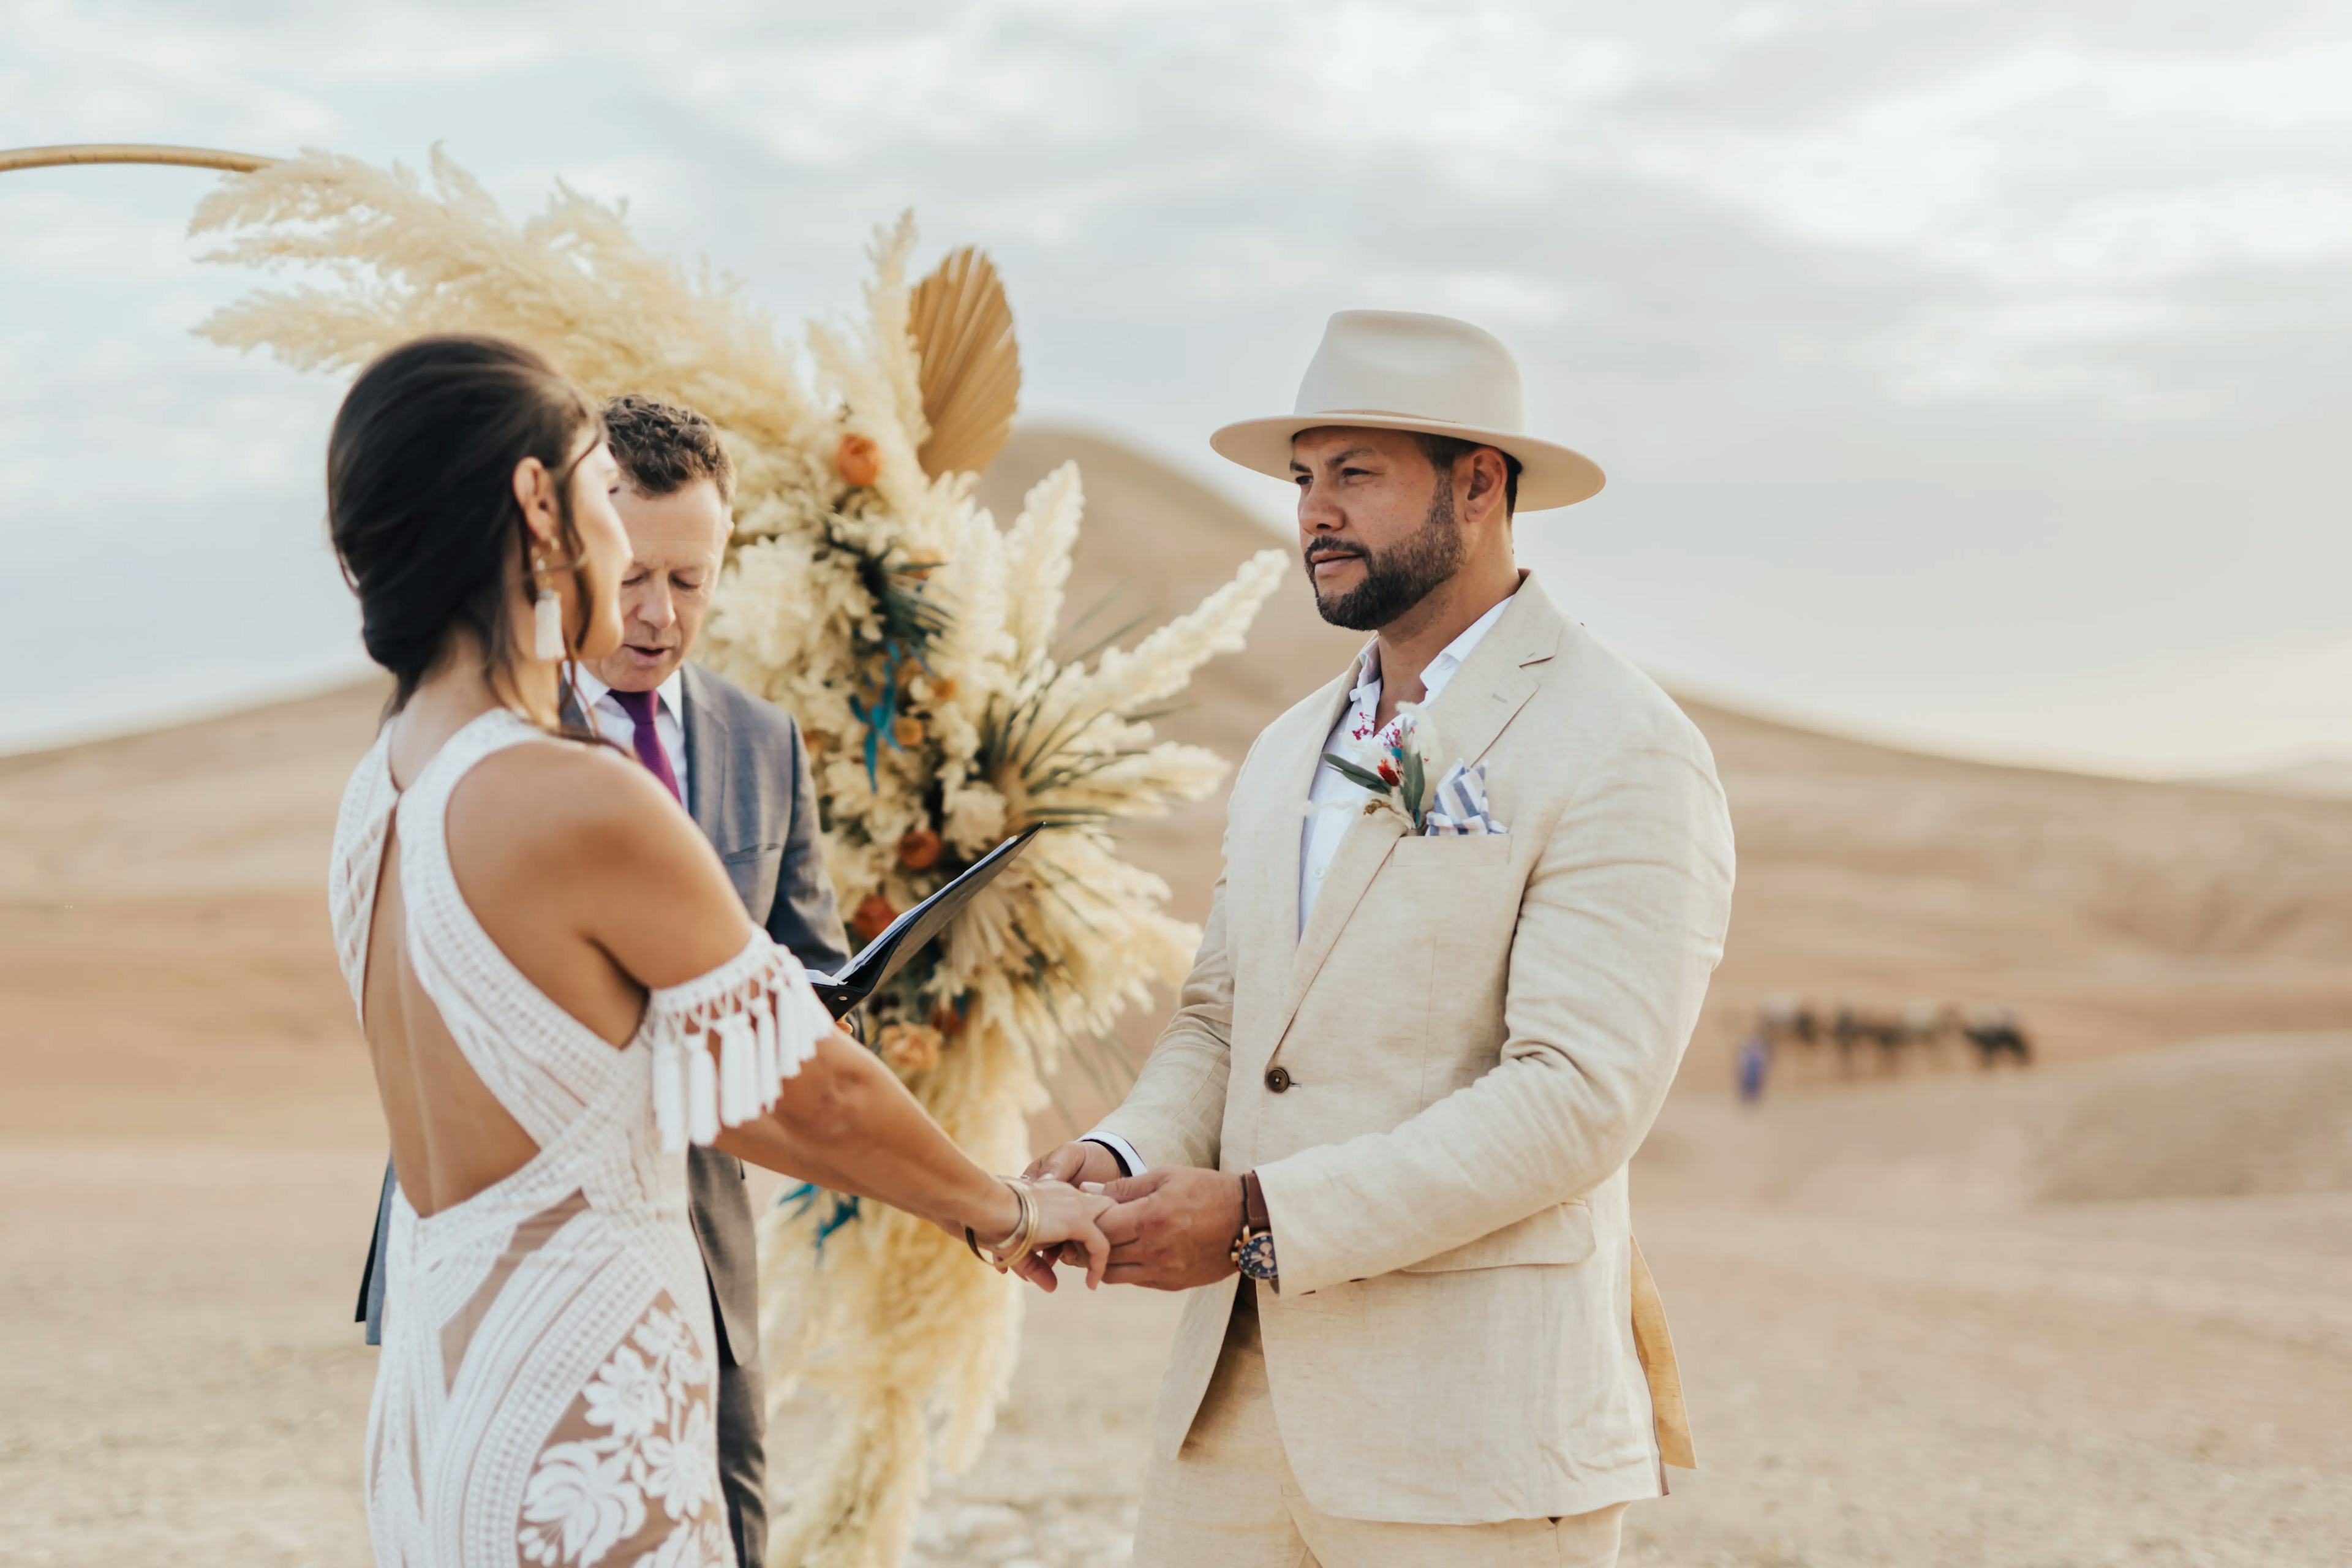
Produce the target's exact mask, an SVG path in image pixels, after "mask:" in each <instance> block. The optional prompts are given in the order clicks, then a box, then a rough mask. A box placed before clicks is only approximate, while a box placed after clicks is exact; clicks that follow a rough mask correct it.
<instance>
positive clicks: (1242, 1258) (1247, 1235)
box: [1233, 1171, 1282, 1290]
mask: <svg viewBox="0 0 2352 1568" xmlns="http://www.w3.org/2000/svg"><path fill="white" fill-rule="evenodd" d="M1233 1260H1234V1268H1238V1269H1240V1270H1241V1271H1242V1273H1243V1274H1244V1275H1245V1276H1246V1277H1248V1278H1249V1279H1255V1280H1257V1281H1258V1282H1259V1283H1260V1284H1264V1285H1271V1286H1273V1287H1274V1288H1275V1289H1277V1290H1279V1289H1282V1280H1281V1271H1280V1270H1279V1269H1278V1268H1276V1265H1275V1261H1274V1220H1273V1217H1272V1216H1271V1215H1268V1214H1267V1213H1266V1212H1265V1188H1264V1187H1262V1186H1260V1185H1259V1184H1258V1180H1257V1173H1256V1172H1255V1171H1252V1172H1250V1173H1248V1174H1247V1175H1245V1176H1244V1177H1243V1178H1242V1233H1241V1234H1240V1235H1239V1236H1237V1237H1234V1250H1233Z"/></svg>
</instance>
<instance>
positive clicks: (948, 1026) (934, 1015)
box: [931, 1002, 963, 1040]
mask: <svg viewBox="0 0 2352 1568" xmlns="http://www.w3.org/2000/svg"><path fill="white" fill-rule="evenodd" d="M931 1027H932V1028H934V1029H937V1030H938V1031H939V1032H940V1034H941V1035H943V1036H945V1037H947V1038H949V1039H950V1040H952V1039H954V1038H955V1037H957V1036H958V1035H961V1034H962V1033H963V1015H962V1014H961V1013H959V1012H957V1011H956V1010H955V1009H954V1008H952V1007H950V1006H949V1005H947V1004H946V1003H944V1002H942V1003H940V1005H938V1006H936V1007H934V1008H932V1009H931Z"/></svg>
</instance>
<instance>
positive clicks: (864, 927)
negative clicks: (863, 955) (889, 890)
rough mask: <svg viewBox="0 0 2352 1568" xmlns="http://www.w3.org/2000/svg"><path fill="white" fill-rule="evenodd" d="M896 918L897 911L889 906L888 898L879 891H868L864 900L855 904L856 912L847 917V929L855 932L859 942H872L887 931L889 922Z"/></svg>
mask: <svg viewBox="0 0 2352 1568" xmlns="http://www.w3.org/2000/svg"><path fill="white" fill-rule="evenodd" d="M897 919H898V910H894V909H892V908H891V907H890V900H887V899H886V898H884V897H883V896H882V895H881V894H879V893H868V894H866V901H865V902H864V903H861V904H859V905H858V906H857V912H856V914H854V915H851V916H850V917H849V929H850V930H852V931H856V933H857V938H858V940H859V941H860V942H872V941H873V940H874V939H875V938H876V937H877V936H880V935H881V934H882V933H883V932H884V931H888V930H889V929H890V922H891V921H895V920H897Z"/></svg>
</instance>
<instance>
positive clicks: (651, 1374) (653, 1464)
mask: <svg viewBox="0 0 2352 1568" xmlns="http://www.w3.org/2000/svg"><path fill="white" fill-rule="evenodd" d="M713 1371H714V1369H713V1368H712V1367H711V1365H710V1363H709V1361H708V1359H707V1358H705V1357H704V1355H703V1354H702V1352H701V1350H700V1349H699V1347H698V1345H697V1344H696V1343H695V1338H694V1334H693V1333H692V1331H690V1330H689V1329H688V1327H687V1322H686V1319H685V1317H684V1316H683V1315H682V1314H680V1313H679V1312H678V1311H677V1310H676V1309H675V1308H674V1307H671V1306H669V1305H667V1304H666V1303H665V1304H663V1305H660V1306H657V1307H656V1308H655V1309H654V1310H652V1311H651V1312H649V1313H648V1314H646V1317H645V1319H644V1320H643V1321H640V1322H639V1323H638V1324H637V1326H636V1327H635V1329H634V1330H632V1331H630V1334H629V1337H628V1338H627V1339H626V1340H625V1341H623V1342H621V1344H619V1345H618V1346H616V1347H615V1348H614V1351H613V1353H612V1355H611V1356H610V1357H608V1358H607V1359H606V1360H605V1362H604V1365H603V1366H601V1367H599V1368H597V1369H596V1375H595V1376H594V1377H593V1379H591V1380H590V1381H589V1383H588V1384H587V1386H586V1387H584V1388H583V1389H582V1390H581V1394H580V1404H579V1405H577V1406H575V1407H574V1408H575V1415H576V1419H577V1423H578V1424H580V1425H583V1426H587V1427H591V1428H596V1429H598V1433H597V1435H596V1436H582V1437H576V1438H572V1439H570V1440H567V1441H562V1442H557V1443H551V1444H550V1445H549V1446H548V1447H546V1448H544V1449H542V1450H541V1453H540V1456H539V1462H538V1464H537V1465H536V1466H535V1467H534V1468H532V1470H531V1475H530V1483H529V1485H528V1486H527V1487H526V1488H525V1489H524V1492H523V1505H522V1526H521V1530H520V1534H519V1535H518V1537H517V1542H516V1543H517V1545H518V1546H519V1547H520V1550H521V1554H522V1559H523V1561H524V1562H526V1563H541V1564H545V1565H546V1568H596V1565H597V1564H598V1563H602V1562H604V1559H605V1558H606V1557H607V1556H608V1555H610V1554H611V1552H612V1551H613V1549H614V1547H615V1546H618V1545H621V1544H622V1543H624V1542H630V1543H635V1542H636V1541H637V1540H638V1539H639V1538H640V1537H646V1536H651V1537H653V1538H655V1539H657V1540H658V1542H659V1545H658V1547H657V1548H656V1550H655V1552H654V1555H653V1556H652V1557H651V1558H649V1559H646V1561H649V1562H651V1563H656V1564H659V1565H660V1568H701V1565H702V1564H706V1563H713V1564H716V1563H727V1562H729V1561H730V1560H731V1558H732V1556H733V1552H734V1547H733V1545H732V1543H731V1542H730V1541H729V1540H728V1537H727V1530H726V1513H725V1511H724V1509H723V1506H722V1501H721V1494H720V1492H719V1465H718V1458H717V1449H716V1447H715V1442H714V1438H713V1435H712V1432H711V1407H710V1388H711V1379H712V1376H713ZM571 1424H572V1423H567V1425H571ZM665 1523H667V1526H668V1528H667V1530H664V1529H663V1528H662V1526H663V1525H664V1524H665Z"/></svg>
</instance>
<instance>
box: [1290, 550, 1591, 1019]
mask: <svg viewBox="0 0 2352 1568" xmlns="http://www.w3.org/2000/svg"><path fill="white" fill-rule="evenodd" d="M1562 626H1563V623H1562V622H1561V620H1560V616H1559V611H1558V610H1556V609H1554V608H1553V607H1552V604H1551V600H1550V599H1549V597H1548V596H1547V595H1545V593H1544V591H1543V590H1542V589H1541V588H1539V587H1538V586H1537V585H1536V581H1535V579H1534V578H1533V577H1532V576H1530V577H1528V578H1525V579H1523V580H1522V581H1521V583H1520V584H1519V591H1518V593H1517V595H1514V597H1513V599H1512V601H1511V607H1510V608H1509V609H1507V610H1506V611H1504V612H1503V616H1502V619H1500V620H1498V621H1496V623H1495V628H1494V630H1492V631H1490V632H1488V633H1487V634H1486V637H1485V639H1484V640H1483V641H1481V642H1480V643H1479V644H1478V646H1477V647H1475V648H1474V649H1472V650H1471V653H1470V657H1469V658H1468V659H1467V660H1466V661H1465V663H1464V664H1463V666H1462V668H1460V669H1459V670H1457V671H1456V672H1455V673H1454V679H1453V680H1451V681H1450V682H1448V683H1447V685H1446V688H1445V690H1444V693H1443V694H1442V695H1440V696H1439V698H1438V699H1437V700H1436V701H1435V702H1433V703H1432V704H1431V705H1430V723H1431V725H1432V727H1433V729H1435V731H1437V754H1438V776H1439V777H1442V776H1444V773H1446V772H1447V771H1448V770H1450V769H1451V768H1452V767H1453V766H1454V763H1457V762H1460V763H1476V762H1477V761H1478V760H1479V759H1480V758H1482V757H1484V756H1485V755H1486V751H1487V749H1488V748H1489V747H1491V746H1492V745H1494V743H1495V741H1496V737H1498V736H1499V735H1501V734H1502V732H1503V729H1504V727H1505V726H1506V725H1507V724H1508V723H1510V721H1511V720H1512V718H1513V716H1515V715H1516V714H1517V712H1518V710H1520V709H1521V708H1523V707H1525V706H1526V705H1527V700H1528V698H1530V697H1532V696H1534V695H1535V689H1536V678H1535V677H1534V675H1532V674H1531V673H1529V671H1528V666H1530V665H1537V664H1541V663H1543V662H1544V661H1545V660H1546V659H1549V658H1551V657H1552V655H1553V653H1554V652H1555V651H1556V650H1557V649H1558V648H1559V637H1560V632H1561V630H1562ZM1344 695H1345V694H1344V692H1343V693H1342V700H1344ZM1338 717H1339V715H1338V713H1337V712H1336V711H1334V712H1330V713H1327V714H1325V715H1324V725H1323V728H1322V729H1321V730H1319V731H1317V732H1316V736H1315V742H1314V745H1315V758H1313V759H1309V762H1308V764H1307V769H1306V772H1305V775H1304V776H1303V777H1302V778H1300V779H1299V780H1297V795H1298V797H1299V800H1300V802H1301V805H1302V809H1303V807H1304V802H1305V800H1306V796H1307V790H1308V789H1309V788H1310V787H1311V786H1312V782H1313V779H1314V763H1315V761H1316V760H1318V759H1319V758H1320V756H1321V752H1322V742H1323V741H1324V740H1325V739H1326V738H1327V737H1328V735H1329V734H1330V728H1331V725H1332V724H1333V723H1335V722H1337V721H1338ZM1285 782H1286V784H1287V783H1288V782H1289V781H1285ZM1436 784H1437V778H1436V777H1433V778H1432V779H1431V780H1430V785H1431V787H1432V788H1434V787H1435V786H1436ZM1404 834H1405V825H1404V822H1403V819H1402V817H1400V816H1398V815H1397V814H1396V813H1395V812H1392V811H1382V812H1378V813H1375V814H1373V815H1370V816H1358V817H1356V818H1355V819H1354V820H1352V821H1350V822H1349V824H1348V832H1347V836H1346V837H1343V838H1341V839H1340V840H1339V850H1338V851H1337V853H1336V854H1334V856H1333V857H1332V860H1331V868H1330V869H1329V870H1328V871H1327V872H1325V873H1324V876H1323V888H1322V890H1321V891H1320V892H1318V893H1317V894H1316V895H1315V910H1314V913H1313V914H1312V915H1311V916H1309V917H1308V919H1307V929H1306V930H1305V931H1302V932H1300V933H1299V938H1298V950H1297V957H1296V959H1295V961H1294V963H1293V965H1292V968H1291V974H1290V984H1289V987H1288V989H1287V992H1286V994H1285V996H1284V998H1283V1003H1282V1014H1281V1016H1280V1017H1279V1018H1278V1019H1277V1020H1276V1023H1275V1026H1274V1030H1273V1033H1272V1034H1271V1036H1270V1037H1268V1040H1269V1043H1268V1046H1267V1051H1268V1054H1269V1055H1271V1054H1272V1052H1273V1051H1274V1050H1275V1049H1276V1048H1279V1047H1280V1045H1281V1043H1282V1037H1283V1036H1284V1035H1285V1034H1286V1033H1287V1032H1288V1031H1289V1028H1290V1021H1291V1019H1292V1018H1294V1017H1296V1016H1297V1013H1298V1007H1299V1004H1300V1003H1302V1002H1304V1001H1305V1000H1306V999H1307V987H1308V986H1310V985H1312V984H1314V983H1315V976H1316V974H1317V973H1318V972H1319V971H1320V970H1321V969H1322V967H1323V962H1324V960H1325V959H1327V958H1328V957H1330V955H1331V950H1332V948H1333V947H1334V946H1336V945H1337V944H1338V942H1339V934H1340V932H1341V931H1345V930H1346V929H1347V925H1348V921H1349V920H1350V919H1351V918H1352V917H1353V916H1354V914H1355V912H1356V910H1357V907H1358V906H1359V905H1360V903H1361V902H1362V901H1363V897H1364V894H1365V892H1366V891H1367V890H1368V889H1370V887H1371V885H1372V879H1373V878H1375V877H1377V876H1379V875H1380V871H1381V867H1382V866H1384V865H1386V864H1388V858H1389V855H1390V853H1391V851H1392V850H1394V849H1395V848H1396V844H1397V840H1398V839H1400V838H1402V837H1404ZM1294 843H1295V840H1294ZM1289 872H1290V885H1291V886H1292V887H1293V888H1296V886H1297V880H1298V867H1297V850H1296V849H1295V848H1294V851H1293V857H1292V860H1291V863H1290V866H1289ZM1293 896H1294V898H1295V897H1296V894H1295V893H1294V895H1293ZM1291 920H1292V922H1293V926H1294V928H1295V926H1296V922H1297V905H1296V904H1295V903H1294V904H1293V905H1292V906H1291Z"/></svg>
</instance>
